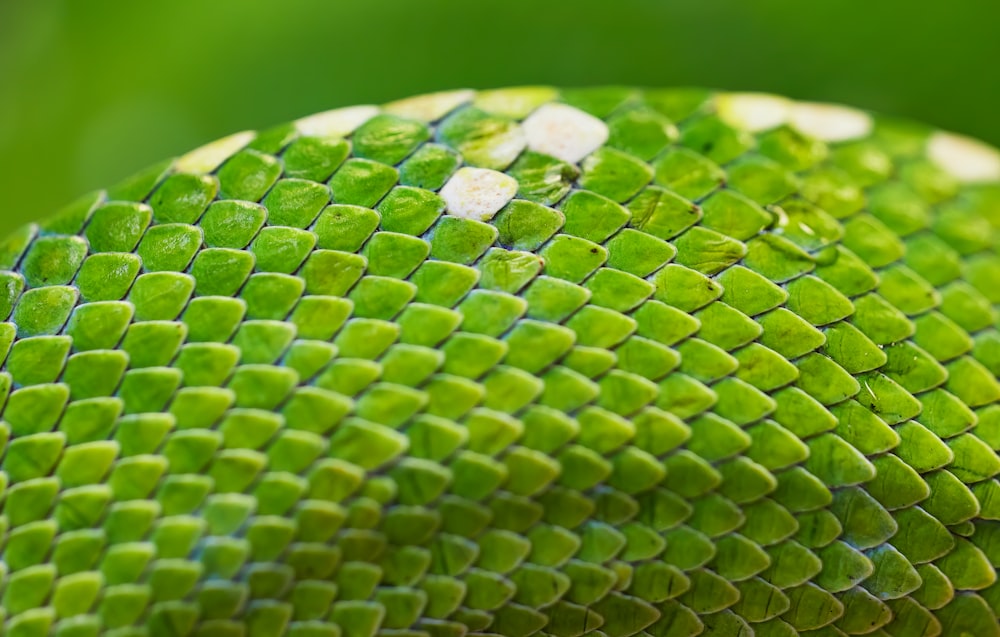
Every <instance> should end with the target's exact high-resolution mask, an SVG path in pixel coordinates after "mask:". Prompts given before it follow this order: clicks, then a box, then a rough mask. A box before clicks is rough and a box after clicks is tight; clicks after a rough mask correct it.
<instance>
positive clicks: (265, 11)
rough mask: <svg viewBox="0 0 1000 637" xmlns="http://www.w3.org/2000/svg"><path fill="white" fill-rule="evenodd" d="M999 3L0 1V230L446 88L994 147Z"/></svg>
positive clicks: (998, 123) (998, 126)
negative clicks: (910, 121)
mask: <svg viewBox="0 0 1000 637" xmlns="http://www.w3.org/2000/svg"><path fill="white" fill-rule="evenodd" d="M998 20H1000V3H998V2H996V0H949V2H941V0H814V1H811V2H803V1H802V0H571V1H569V0H284V1H283V2H274V1H272V2H267V1H263V0H173V1H171V2H145V1H142V2H122V1H120V0H87V1H86V2H80V1H79V0H34V1H32V2H28V1H18V0H0V197H2V200H0V202H2V203H0V206H2V207H0V232H2V231H6V230H9V229H10V228H11V227H13V226H14V225H16V224H19V223H21V222H23V221H25V220H28V219H33V218H38V217H40V216H42V215H45V214H47V213H49V212H51V211H52V210H53V209H55V208H57V207H58V206H60V205H62V204H63V203H65V202H67V201H68V200H70V199H72V198H74V197H76V196H77V195H80V194H82V193H84V192H86V191H88V190H91V189H94V188H97V187H101V186H106V185H109V184H112V183H114V182H115V181H116V180H118V179H120V178H123V177H125V176H127V175H129V174H130V173H133V172H135V171H136V170H137V169H139V168H142V167H144V166H145V165H147V164H150V163H152V162H154V161H156V160H158V159H161V158H164V157H167V156H170V155H173V154H177V153H181V152H183V151H185V150H188V149H190V148H192V147H195V146H197V145H199V144H201V143H203V142H206V141H209V140H211V139H213V138H216V137H220V136H222V135H225V134H227V133H230V132H234V131H237V130H241V129H245V128H260V127H266V126H269V125H272V124H275V123H278V122H281V121H284V120H288V119H292V118H295V117H298V116H302V115H305V114H308V113H311V112H314V111H319V110H325V109H328V108H333V107H336V106H343V105H348V104H355V103H362V102H383V101H388V100H391V99H395V98H399V97H404V96H407V95H411V94H415V93H421V92H426V91H432V90H439V89H446V88H455V87H463V86H468V87H473V88H483V87H495V86H502V85H516V84H535V83H552V84H560V85H569V86H580V85H592V84H604V83H617V84H640V85H655V86H665V85H704V86H709V87H718V88H730V89H753V90H765V91H773V92H777V93H783V94H787V95H790V96H794V97H798V98H804V99H814V100H830V101H838V102H844V103H849V104H854V105H858V106H861V107H865V108H871V109H876V110H879V111H882V112H886V113H892V114H896V115H901V116H905V117H910V118H916V119H920V120H924V121H927V122H929V123H932V124H935V125H938V126H941V127H944V128H947V129H952V130H955V131H960V132H963V133H968V134H972V135H976V136H979V137H982V138H985V139H986V140H988V141H991V142H993V143H998V142H1000V116H998V110H1000V109H998V107H1000V72H998V71H997V68H996V63H997V61H1000V38H997V37H996V24H997V23H998Z"/></svg>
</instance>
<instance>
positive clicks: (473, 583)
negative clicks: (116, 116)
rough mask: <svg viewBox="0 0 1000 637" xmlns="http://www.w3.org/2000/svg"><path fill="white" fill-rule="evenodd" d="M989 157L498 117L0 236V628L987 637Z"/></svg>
mask: <svg viewBox="0 0 1000 637" xmlns="http://www.w3.org/2000/svg"><path fill="white" fill-rule="evenodd" d="M956 148H958V149H959V150H958V151H956V150H955V149H956ZM956 152H958V154H959V155H960V156H961V157H962V158H963V161H964V162H965V163H961V162H959V163H956V161H955V156H956ZM962 153H965V154H964V155H963V154H962ZM991 158H993V159H995V157H994V156H993V155H991V154H990V151H989V150H988V149H985V148H981V147H978V146H975V145H974V144H972V142H968V141H964V140H957V139H956V138H954V137H949V136H942V134H940V133H935V132H934V131H931V130H928V129H924V128H921V127H918V126H915V125H909V124H902V123H898V122H894V121H887V120H883V119H880V118H877V117H874V116H869V115H867V114H864V113H860V112H856V111H851V110H848V109H843V108H840V107H828V106H818V105H803V104H794V103H791V102H785V101H782V100H780V99H778V98H768V97H764V96H746V95H744V96H740V95H732V94H714V93H711V92H708V91H702V90H672V91H671V90H665V91H659V90H655V91H653V90H651V91H636V90H629V89H620V88H609V89H588V90H571V91H570V90H567V91H561V92H557V91H555V90H552V89H545V88H522V89H510V90H501V91H485V92H479V93H474V92H471V91H458V92H453V93H445V94H436V95H431V96H424V97H420V98H414V99H410V100H403V101H401V102H396V103H393V104H389V105H386V106H383V107H379V108H376V107H355V108H350V109H342V110H340V111H334V112H331V113H325V114H321V115H318V116H314V117H310V118H306V119H303V120H300V121H298V122H296V123H293V124H289V125H285V126H281V127H277V128H275V129H272V130H268V131H265V132H262V133H260V134H257V135H254V134H243V135H237V136H234V137H232V138H228V139H226V140H222V141H221V142H219V143H217V144H214V145H210V146H209V147H206V148H203V149H200V150H198V151H195V152H193V153H191V154H189V155H187V156H185V157H183V158H180V159H178V160H172V161H169V162H166V163H163V164H161V165H158V166H155V167H153V168H152V169H150V170H147V171H145V172H143V173H141V174H139V175H137V176H136V177H134V178H132V179H130V180H128V181H127V182H125V183H123V184H120V185H119V186H117V187H115V188H112V189H109V190H107V191H101V192H98V193H94V194H92V195H89V196H87V197H85V198H83V199H81V200H80V201H78V202H76V203H75V204H73V205H72V206H70V207H68V208H67V209H66V210H64V211H63V212H62V213H60V214H59V215H56V216H54V217H53V218H52V219H51V220H49V221H46V222H43V223H41V224H40V225H33V226H29V227H26V228H23V229H22V230H20V231H19V232H17V233H15V234H14V235H13V236H12V237H11V238H9V239H8V240H7V241H6V242H5V243H3V244H2V245H0V270H2V272H0V315H2V316H3V317H9V318H6V320H7V322H5V323H2V324H0V352H2V354H0V356H3V360H4V367H3V372H2V373H0V396H2V404H3V412H2V420H3V422H2V426H0V429H2V434H3V436H2V442H0V448H2V450H3V460H2V476H0V477H2V488H3V494H4V495H3V515H2V517H0V522H2V531H0V533H2V536H3V555H2V557H3V560H2V567H3V580H4V588H3V596H2V604H0V606H2V611H3V621H4V622H5V627H6V634H7V635H8V636H10V637H34V636H43V635H50V634H54V635H59V636H62V637H70V636H72V637H83V636H96V635H107V636H112V635H113V636H116V637H126V636H128V637H132V636H146V635H149V636H152V637H159V636H161V635H169V636H186V635H199V636H205V637H208V636H211V637H264V636H278V635H289V636H295V637H307V636H308V637H373V636H376V635H377V636H379V637H462V636H463V635H465V634H467V633H494V634H500V635H506V636H508V637H528V636H530V635H535V634H538V635H544V636H551V637H581V636H582V635H588V634H593V635H596V636H600V637H627V636H630V635H635V634H638V635H641V636H642V637H646V636H649V637H687V636H694V635H699V634H700V635H713V636H719V637H721V636H726V637H732V636H743V637H750V636H753V635H756V636H757V637H779V636H782V637H783V636H789V637H791V636H794V635H810V636H813V637H834V636H842V635H875V636H878V637H888V636H893V637H934V636H936V635H945V636H974V637H989V636H991V635H1000V629H998V624H997V619H996V617H997V615H998V613H1000V585H998V584H996V580H997V576H996V567H997V565H998V564H1000V524H998V520H1000V484H998V482H997V480H996V476H997V474H998V473H1000V458H998V455H997V452H996V450H998V449H1000V383H998V381H997V375H998V374H1000V333H998V331H997V310H998V308H1000V254H998V251H997V249H998V245H1000V242H998V240H997V238H998V236H1000V234H998V233H1000V180H997V179H996V178H995V176H994V175H993V173H992V172H991V171H992V164H990V162H991V161H993V159H991ZM460 167H464V168H461V170H462V171H464V172H460V173H456V171H458V170H459V169H460ZM469 167H474V168H477V169H487V172H481V171H471V172H470V171H469V170H468V168H469ZM504 175H506V176H507V177H504ZM508 177H509V178H513V180H516V181H511V180H510V179H509V178H508ZM515 191H516V197H514V198H513V199H512V200H511V197H513V196H514V192H515ZM494 213H495V215H494Z"/></svg>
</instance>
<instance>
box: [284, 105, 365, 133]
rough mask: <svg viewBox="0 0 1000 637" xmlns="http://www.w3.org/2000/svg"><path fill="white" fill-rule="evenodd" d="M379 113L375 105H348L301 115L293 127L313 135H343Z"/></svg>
mask: <svg viewBox="0 0 1000 637" xmlns="http://www.w3.org/2000/svg"><path fill="white" fill-rule="evenodd" d="M378 114H379V109H378V107H377V106H348V107H347V108H338V109H334V110H332V111H325V112H323V113H317V114H315V115H310V116H309V117H303V118H302V119H299V120H296V121H295V128H297V129H298V131H299V132H300V133H302V134H303V135H310V136H313V137H343V136H345V135H350V134H351V133H353V132H354V130H355V129H356V128H358V127H359V126H361V125H362V124H364V123H365V122H367V121H368V120H370V119H371V118H373V117H375V116H376V115H378Z"/></svg>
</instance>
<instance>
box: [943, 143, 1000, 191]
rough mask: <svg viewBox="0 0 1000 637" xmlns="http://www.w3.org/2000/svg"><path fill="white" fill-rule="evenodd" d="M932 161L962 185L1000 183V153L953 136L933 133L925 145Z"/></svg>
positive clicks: (984, 145) (982, 144) (989, 147)
mask: <svg viewBox="0 0 1000 637" xmlns="http://www.w3.org/2000/svg"><path fill="white" fill-rule="evenodd" d="M927 156H928V157H930V159H931V161H933V162H934V163H935V164H937V165H938V166H940V167H941V168H942V169H944V170H945V171H947V172H948V173H950V174H951V175H952V176H953V177H955V178H956V179H958V180H959V181H963V182H980V181H997V180H1000V151H998V150H997V149H996V148H993V147H992V146H988V145H986V144H984V143H982V142H980V141H977V140H975V139H971V138H969V137H964V136H962V135H955V134H952V133H935V134H934V135H933V136H932V137H931V139H930V141H929V142H928V143H927Z"/></svg>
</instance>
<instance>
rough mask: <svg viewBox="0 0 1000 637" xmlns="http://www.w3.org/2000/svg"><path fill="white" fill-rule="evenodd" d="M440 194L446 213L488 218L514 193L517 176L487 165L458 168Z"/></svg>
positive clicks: (482, 218)
mask: <svg viewBox="0 0 1000 637" xmlns="http://www.w3.org/2000/svg"><path fill="white" fill-rule="evenodd" d="M440 194H441V197H442V198H443V199H444V202H445V210H446V211H447V213H448V214H450V215H452V216H455V217H461V218H462V219H473V220H475V221H489V220H490V219H492V218H493V215H495V214H496V213H497V212H498V211H499V210H500V209H501V208H503V207H504V206H506V205H507V203H508V202H509V201H510V200H511V199H513V198H514V195H516V194H517V180H516V179H514V178H513V177H511V176H509V175H505V174H503V173H501V172H497V171H495V170H490V169H488V168H468V167H466V168H460V169H459V170H458V172H456V173H455V174H454V175H452V177H451V179H449V180H448V183H446V184H445V185H444V188H442V189H441V192H440Z"/></svg>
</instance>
